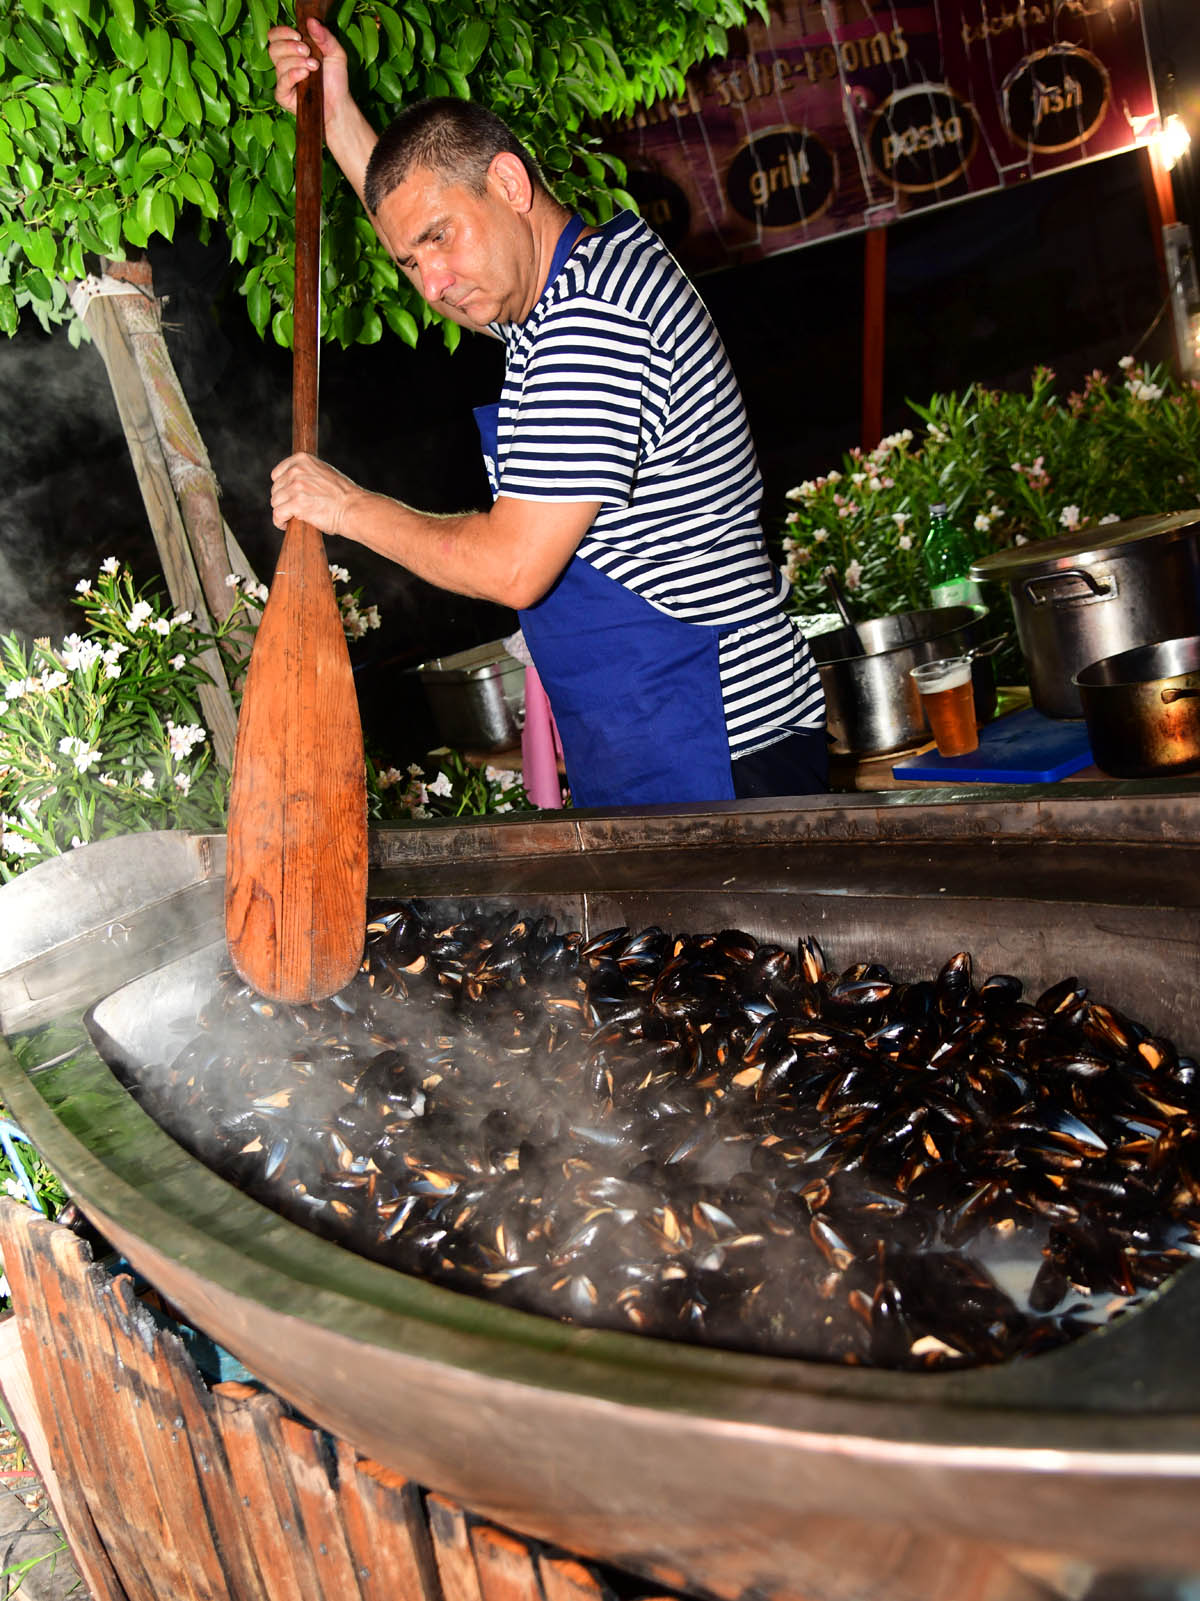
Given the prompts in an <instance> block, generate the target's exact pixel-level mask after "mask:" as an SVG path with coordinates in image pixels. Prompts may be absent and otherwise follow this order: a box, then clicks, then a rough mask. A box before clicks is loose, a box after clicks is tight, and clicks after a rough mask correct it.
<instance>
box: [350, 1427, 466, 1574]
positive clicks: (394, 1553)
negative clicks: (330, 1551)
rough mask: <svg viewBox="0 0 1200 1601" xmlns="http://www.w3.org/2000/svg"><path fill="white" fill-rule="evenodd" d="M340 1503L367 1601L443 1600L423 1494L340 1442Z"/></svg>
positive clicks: (407, 1481)
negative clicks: (422, 1500)
mask: <svg viewBox="0 0 1200 1601" xmlns="http://www.w3.org/2000/svg"><path fill="white" fill-rule="evenodd" d="M337 1464H338V1502H339V1504H340V1507H341V1513H342V1522H343V1524H344V1525H345V1529H346V1536H347V1539H348V1540H349V1543H350V1550H351V1553H352V1554H353V1557H354V1563H355V1571H356V1574H357V1577H358V1586H359V1590H360V1592H361V1594H362V1597H363V1601H443V1597H442V1587H441V1581H440V1579H439V1577H438V1572H437V1565H436V1563H435V1561H434V1555H433V1544H432V1541H431V1539H430V1534H429V1525H428V1523H427V1522H426V1519H425V1511H424V1507H423V1506H422V1503H421V1493H420V1490H419V1489H418V1488H417V1486H416V1485H415V1484H412V1483H411V1482H410V1481H409V1480H408V1479H404V1478H402V1477H401V1476H400V1475H399V1474H398V1473H392V1472H391V1471H390V1470H389V1469H387V1468H383V1467H380V1465H379V1463H378V1462H372V1461H370V1460H368V1459H366V1458H362V1457H359V1456H358V1454H357V1452H356V1451H355V1449H354V1447H353V1446H352V1445H349V1444H347V1442H346V1441H345V1440H339V1441H338V1442H337Z"/></svg>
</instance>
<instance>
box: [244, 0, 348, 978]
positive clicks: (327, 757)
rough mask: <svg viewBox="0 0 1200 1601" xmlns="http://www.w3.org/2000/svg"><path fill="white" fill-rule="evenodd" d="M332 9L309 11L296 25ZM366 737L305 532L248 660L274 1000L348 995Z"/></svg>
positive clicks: (312, 348) (299, 285) (308, 332)
mask: <svg viewBox="0 0 1200 1601" xmlns="http://www.w3.org/2000/svg"><path fill="white" fill-rule="evenodd" d="M327 5H328V0H299V4H298V6H297V16H296V22H297V26H298V27H299V29H300V31H301V33H302V34H303V35H304V37H305V38H306V39H308V42H309V44H310V45H311V44H312V41H311V39H309V36H308V28H307V21H308V18H309V17H310V16H315V17H317V18H318V20H322V19H323V17H324V13H325V10H326V8H327ZM321 163H322V97H321V74H320V72H319V71H318V72H313V73H310V74H309V75H308V77H307V78H305V80H304V81H303V83H301V85H300V88H299V94H298V100H297V106H296V298H295V314H294V322H293V327H294V333H293V353H294V354H293V368H292V449H293V451H301V450H303V451H308V452H310V453H312V454H315V453H316V449H317V356H318V344H319V338H320V269H321ZM366 892H367V804H366V779H365V772H364V765H363V744H362V728H361V725H360V723H359V715H358V701H357V699H356V696H355V690H354V677H353V674H352V672H351V670H350V657H349V654H348V652H347V649H346V636H345V633H344V631H343V629H342V620H341V614H340V612H339V610H338V604H337V599H336V597H335V595H334V592H333V582H332V580H331V578H330V575H329V564H328V559H327V557H326V554H325V544H324V540H323V539H322V537H321V534H320V533H319V531H318V530H317V529H315V528H313V527H311V526H310V525H309V524H308V523H304V522H301V521H300V520H299V519H298V518H293V519H292V521H291V522H290V523H289V524H288V527H287V532H286V534H285V535H284V540H283V547H282V549H281V550H280V553H279V562H278V565H277V566H276V568H275V577H274V579H273V581H272V583H271V591H270V598H269V599H268V601H267V604H266V609H265V610H264V612H263V616H262V622H261V623H260V624H259V629H258V637H257V638H256V640H255V643H254V650H253V653H252V654H251V657H250V666H249V669H248V672H247V676H246V688H245V693H244V695H243V698H242V707H241V713H240V715H239V718H238V734H237V747H236V750H235V752H234V759H233V786H232V790H231V794H230V802H229V830H228V865H227V868H226V879H225V932H226V937H227V939H228V942H229V953H230V955H231V957H232V958H233V965H234V966H235V967H236V968H237V970H238V972H239V973H240V974H241V976H242V978H244V979H245V981H246V983H247V984H249V985H251V986H252V988H254V989H256V990H258V991H259V992H260V993H261V994H263V995H267V996H270V997H272V998H273V999H276V1000H282V1001H292V1002H304V1001H316V1000H322V999H324V997H326V996H328V995H332V994H334V993H335V992H336V991H337V990H339V989H341V988H342V987H343V986H344V985H346V984H348V983H349V981H350V979H351V978H352V977H353V976H354V973H355V971H356V970H357V968H358V966H359V963H360V961H361V959H362V950H363V941H364V937H365V928H366Z"/></svg>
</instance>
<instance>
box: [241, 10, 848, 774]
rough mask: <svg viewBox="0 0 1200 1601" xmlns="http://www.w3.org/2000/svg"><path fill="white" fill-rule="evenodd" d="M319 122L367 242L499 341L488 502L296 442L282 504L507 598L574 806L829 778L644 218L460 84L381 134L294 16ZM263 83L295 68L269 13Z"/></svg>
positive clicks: (281, 89)
mask: <svg viewBox="0 0 1200 1601" xmlns="http://www.w3.org/2000/svg"><path fill="white" fill-rule="evenodd" d="M308 27H309V30H310V34H311V38H312V40H313V42H314V43H315V44H316V46H317V48H318V50H319V51H320V53H321V57H322V61H323V66H324V102H325V137H326V142H327V144H328V147H329V150H330V153H331V154H332V155H333V157H334V159H335V160H336V161H337V163H338V166H339V167H340V168H341V170H342V172H343V173H344V174H345V175H346V177H347V178H348V179H349V180H350V182H351V184H352V185H353V186H354V189H355V191H356V193H357V194H358V196H359V198H360V199H361V200H362V202H363V204H364V206H365V207H366V209H367V212H368V215H369V216H370V217H371V220H372V223H373V224H374V227H375V229H376V232H377V233H378V234H379V236H380V238H381V239H382V240H383V242H384V244H385V245H386V246H387V249H388V250H389V252H390V253H391V255H392V256H393V258H394V259H395V261H396V262H397V264H398V265H399V266H400V268H401V269H402V270H403V271H404V272H405V274H406V275H407V276H408V278H409V280H410V282H411V283H412V284H413V285H414V287H415V288H416V289H417V290H418V292H419V293H420V294H421V295H422V296H424V298H425V299H426V300H427V301H428V302H429V304H430V305H431V306H432V307H433V308H434V310H435V311H437V312H439V313H441V314H442V315H443V316H446V317H449V318H451V319H452V320H453V321H455V322H458V323H460V324H462V325H463V326H464V327H466V328H472V329H475V330H476V331H479V332H483V333H488V334H491V335H493V336H495V337H497V338H499V339H502V340H503V341H504V344H505V349H506V361H505V374H504V383H503V387H502V390H501V394H500V400H499V402H498V404H496V405H494V406H487V407H481V408H479V409H478V410H477V411H476V414H475V415H476V419H477V421H478V424H479V431H480V436H481V439H482V443H483V451H484V458H485V461H486V464H487V470H488V477H489V481H490V483H491V487H492V493H493V495H494V497H495V498H494V500H493V503H492V506H491V508H490V509H489V510H487V511H476V512H466V513H463V514H461V515H458V516H450V517H445V516H435V515H430V514H427V513H423V512H418V511H414V510H413V509H411V508H410V507H408V506H405V505H404V504H402V503H401V502H400V501H397V500H394V499H392V498H390V497H388V496H386V495H380V494H374V493H371V492H370V491H368V490H365V489H362V488H360V487H359V486H358V485H357V484H355V483H353V482H352V481H351V480H350V479H348V478H346V477H345V476H344V475H343V474H341V473H339V472H337V471H336V470H335V469H334V468H333V467H331V466H329V465H328V464H327V463H325V462H322V461H319V460H317V459H316V458H315V457H313V456H308V455H292V456H289V457H287V458H286V459H285V460H284V461H281V462H280V463H279V465H278V466H277V467H276V468H275V469H274V472H273V473H272V475H271V476H272V492H271V505H272V515H273V517H274V520H275V523H276V524H277V525H278V526H279V527H280V528H284V527H286V526H287V523H288V521H289V520H290V519H291V518H292V517H299V518H301V519H303V520H304V521H306V522H308V523H310V524H312V525H313V526H315V527H317V528H320V529H322V530H324V531H325V532H326V533H329V534H339V535H341V536H343V537H344V538H348V539H352V540H356V541H357V542H358V543H360V544H363V545H366V546H368V547H369V548H370V549H372V550H375V551H378V552H380V553H381V554H382V555H384V556H387V557H389V558H390V559H391V560H393V561H396V562H399V563H401V564H402V565H403V566H404V567H406V568H408V570H409V571H410V572H413V573H415V574H416V575H417V576H418V577H420V578H423V579H426V580H427V581H428V582H430V583H433V584H436V585H439V586H440V587H441V588H443V589H449V590H454V591H456V592H457V593H460V594H464V595H469V596H472V597H475V598H477V599H482V600H491V601H496V602H498V603H500V604H501V605H505V606H510V607H512V608H514V609H515V610H516V611H517V613H518V616H519V618H520V623H521V631H522V633H523V635H524V637H525V642H526V644H527V646H528V648H529V651H530V653H531V655H532V657H533V661H534V664H535V666H536V668H537V671H538V675H539V677H540V678H541V681H542V683H543V685H544V686H545V689H546V691H547V693H548V695H549V698H550V704H551V706H552V708H553V711H554V717H555V721H556V723H557V725H558V729H559V733H560V736H561V739H562V746H563V756H564V761H565V764H566V769H567V779H568V782H569V784H570V787H571V796H572V800H573V802H574V804H575V805H576V806H630V805H650V804H657V803H674V802H682V801H717V800H733V799H737V798H746V797H750V796H772V795H804V794H812V793H816V792H818V791H821V790H823V789H825V788H826V787H827V770H828V757H827V746H826V740H825V727H824V697H823V695H822V691H821V685H820V680H819V677H818V674H817V670H816V667H815V664H814V663H813V661H812V657H811V655H810V653H809V650H808V646H807V645H806V643H805V642H804V639H803V637H802V636H801V635H800V633H799V632H798V630H797V629H796V627H795V625H794V624H793V622H792V621H791V619H790V618H789V617H788V615H787V614H786V613H785V611H784V610H783V603H784V598H785V596H786V594H787V584H786V581H785V580H784V579H783V578H782V576H781V575H780V574H779V572H778V571H777V569H776V568H775V567H774V566H773V564H772V562H771V560H770V558H769V556H768V553H767V549H766V544H765V541H764V539H763V534H762V529H761V526H760V524H759V520H758V511H759V504H760V501H761V497H762V480H761V477H760V475H759V471H758V465H757V462H756V459H755V454H754V447H753V443H752V441H751V438H750V433H749V428H748V425H747V421H746V415H745V409H744V406H743V404H742V398H741V394H740V391H739V389H738V385H737V381H736V379H735V378H734V375H733V371H732V369H731V367H730V365H729V360H728V357H727V356H726V354H725V351H724V348H723V347H722V345H721V341H720V338H719V337H718V335H717V332H716V329H715V328H714V326H713V324H712V321H711V319H710V317H709V315H708V312H707V311H706V309H705V307H704V305H703V303H702V302H701V300H700V298H699V296H698V295H697V294H696V291H695V290H694V289H693V288H692V286H691V284H690V283H689V282H688V280H687V278H686V277H685V276H684V274H683V272H682V271H681V270H680V268H679V266H678V265H677V263H676V262H675V260H674V258H673V257H672V256H671V255H670V253H669V252H668V251H667V249H666V247H665V246H664V245H663V244H662V242H661V240H659V238H658V237H657V235H655V234H654V233H653V232H652V230H651V229H650V228H648V227H647V226H646V224H645V223H643V222H642V221H641V220H640V219H638V218H637V217H635V216H634V215H633V214H632V213H631V212H622V213H620V214H619V215H618V216H616V217H614V218H613V219H612V221H610V222H608V223H606V224H605V225H604V226H603V227H600V228H590V227H587V226H585V225H584V222H583V220H582V218H580V217H578V216H572V215H571V214H570V213H569V212H568V211H567V210H566V209H565V208H564V207H563V206H561V205H560V204H559V203H558V202H557V201H556V200H555V199H554V197H553V195H552V194H551V193H550V191H549V190H548V189H547V187H546V185H545V183H544V181H543V179H542V176H541V174H540V172H539V171H538V168H537V165H536V164H535V162H534V161H533V160H532V159H531V157H530V156H529V154H528V152H527V151H526V150H524V148H523V147H522V146H521V144H520V143H519V142H518V141H517V139H516V138H515V137H514V135H513V134H512V132H511V131H510V130H509V129H508V128H507V127H506V125H505V124H504V123H503V122H502V121H501V120H500V119H499V118H498V117H496V116H495V115H494V114H493V113H492V112H490V111H488V110H486V109H485V108H484V107H482V106H480V105H478V104H477V103H475V102H473V101H465V100H455V99H436V100H426V101H421V102H418V103H417V104H415V105H413V106H411V107H409V108H407V109H406V110H405V111H403V112H401V114H400V115H399V117H398V118H397V119H396V121H395V122H393V123H392V124H391V126H390V127H389V128H388V129H387V130H386V132H385V133H384V134H383V135H382V136H381V137H377V136H376V134H375V132H374V130H373V129H372V128H371V126H370V124H369V123H368V122H367V120H366V118H365V117H364V116H363V114H362V112H361V111H360V109H359V107H358V106H357V105H356V103H355V102H354V100H353V98H352V97H351V95H350V92H349V87H348V81H347V72H346V55H345V52H344V51H343V50H342V48H341V46H340V45H339V44H338V42H337V40H336V38H335V37H334V35H333V34H332V33H331V32H330V31H329V30H328V29H327V28H325V27H323V26H322V24H321V23H319V22H316V21H310V22H309V24H308ZM269 39H270V52H271V59H272V61H273V62H274V64H275V70H276V91H275V92H276V99H277V101H278V102H279V104H280V105H281V106H283V107H285V108H286V109H287V110H290V111H293V112H294V110H295V105H296V86H297V84H298V83H299V82H300V81H301V80H302V79H303V77H304V76H305V75H306V74H307V73H308V72H311V71H314V70H315V69H316V60H315V58H314V54H313V52H312V50H311V49H310V47H309V44H308V42H307V41H306V40H305V39H304V38H303V37H302V36H301V34H300V33H299V32H298V31H297V30H296V29H295V28H289V27H277V28H273V29H272V30H271V32H270V35H269Z"/></svg>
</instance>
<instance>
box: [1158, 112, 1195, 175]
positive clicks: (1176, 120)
mask: <svg viewBox="0 0 1200 1601" xmlns="http://www.w3.org/2000/svg"><path fill="white" fill-rule="evenodd" d="M1154 142H1155V144H1156V145H1157V146H1158V156H1159V160H1160V161H1161V162H1162V164H1163V169H1164V170H1165V171H1166V172H1170V170H1171V168H1172V167H1173V166H1174V165H1175V163H1176V162H1177V161H1178V160H1179V158H1180V157H1181V156H1186V155H1187V153H1188V151H1189V150H1190V149H1191V145H1192V136H1191V134H1190V133H1189V132H1188V130H1187V124H1186V123H1185V122H1184V120H1183V118H1182V117H1180V116H1178V115H1177V114H1176V113H1175V112H1174V111H1173V112H1172V113H1171V115H1170V116H1169V117H1168V118H1167V120H1166V121H1165V122H1164V123H1163V125H1162V127H1161V128H1160V129H1159V131H1158V132H1157V133H1156V134H1155V135H1154Z"/></svg>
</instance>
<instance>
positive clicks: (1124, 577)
mask: <svg viewBox="0 0 1200 1601" xmlns="http://www.w3.org/2000/svg"><path fill="white" fill-rule="evenodd" d="M971 576H972V578H976V579H980V580H994V581H996V582H1000V583H1007V584H1009V585H1010V586H1011V589H1012V602H1013V615H1014V617H1015V619H1016V625H1017V637H1018V638H1019V640H1020V642H1021V650H1022V652H1023V653H1024V656H1025V662H1026V665H1027V666H1028V668H1029V687H1030V691H1031V693H1032V695H1033V704H1034V705H1035V706H1036V707H1037V709H1038V711H1040V712H1042V713H1044V714H1045V716H1047V717H1082V716H1083V705H1082V702H1081V700H1080V697H1079V689H1078V686H1077V685H1076V684H1075V682H1074V677H1075V674H1076V673H1078V672H1079V671H1080V670H1081V669H1082V668H1085V667H1087V666H1089V665H1090V664H1091V663H1092V662H1098V661H1100V660H1101V659H1102V658H1103V657H1105V656H1115V655H1116V654H1117V653H1118V652H1120V651H1126V650H1132V649H1134V648H1135V647H1136V646H1138V645H1147V644H1150V643H1151V642H1152V641H1154V640H1157V639H1173V638H1176V637H1177V636H1179V635H1182V634H1195V633H1200V510H1195V511H1181V512H1172V513H1170V514H1168V515H1166V516H1161V517H1136V518H1134V519H1133V520H1132V521H1130V522H1125V523H1110V524H1108V525H1106V526H1105V527H1103V528H1101V527H1095V528H1088V529H1085V530H1084V531H1083V532H1082V533H1074V534H1063V535H1061V536H1060V537H1059V538H1057V539H1040V540H1034V541H1032V542H1030V543H1029V544H1026V545H1022V546H1020V547H1014V548H1013V549H1011V550H1000V551H997V552H996V553H995V555H992V556H985V557H983V558H982V560H980V561H977V562H974V563H972V566H971Z"/></svg>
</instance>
